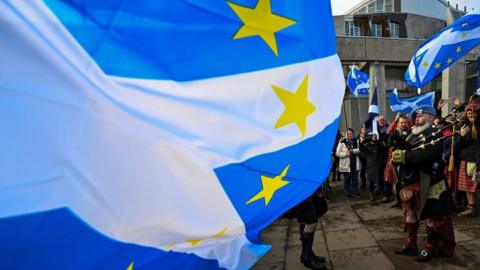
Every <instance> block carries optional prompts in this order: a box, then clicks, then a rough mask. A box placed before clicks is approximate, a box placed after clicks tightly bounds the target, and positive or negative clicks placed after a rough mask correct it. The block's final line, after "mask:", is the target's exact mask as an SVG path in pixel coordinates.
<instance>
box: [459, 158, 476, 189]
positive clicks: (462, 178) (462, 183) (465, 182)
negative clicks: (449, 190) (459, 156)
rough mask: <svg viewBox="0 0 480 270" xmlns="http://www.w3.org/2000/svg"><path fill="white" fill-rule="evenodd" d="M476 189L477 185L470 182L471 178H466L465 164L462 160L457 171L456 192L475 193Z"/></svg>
mask: <svg viewBox="0 0 480 270" xmlns="http://www.w3.org/2000/svg"><path fill="white" fill-rule="evenodd" d="M477 188H478V185H477V184H476V183H475V182H473V181H472V177H469V176H467V162H466V161H464V160H462V161H461V162H460V169H459V170H458V190H461V191H465V192H475V191H476V190H477Z"/></svg>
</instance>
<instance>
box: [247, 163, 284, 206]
mask: <svg viewBox="0 0 480 270" xmlns="http://www.w3.org/2000/svg"><path fill="white" fill-rule="evenodd" d="M289 167H290V164H289V165H288V166H287V167H285V169H283V171H282V173H281V174H280V175H277V176H275V177H273V178H271V177H268V176H264V175H261V179H262V187H263V188H262V190H260V192H258V193H257V194H256V195H255V196H253V197H252V198H251V199H250V200H248V201H247V202H246V203H245V204H250V203H252V202H254V201H258V200H260V199H264V200H265V206H267V205H268V204H269V203H270V200H271V199H272V197H273V195H274V194H275V192H276V191H277V190H279V189H281V188H282V187H284V186H285V185H287V184H288V183H289V182H288V181H286V180H283V179H282V178H283V177H285V175H287V171H288V168H289Z"/></svg>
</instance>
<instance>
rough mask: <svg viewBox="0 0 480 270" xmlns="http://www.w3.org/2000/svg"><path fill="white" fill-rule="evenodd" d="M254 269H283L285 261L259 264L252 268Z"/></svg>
mask: <svg viewBox="0 0 480 270" xmlns="http://www.w3.org/2000/svg"><path fill="white" fill-rule="evenodd" d="M251 269H252V270H282V269H283V263H275V264H257V265H255V266H253V267H252V268H251Z"/></svg>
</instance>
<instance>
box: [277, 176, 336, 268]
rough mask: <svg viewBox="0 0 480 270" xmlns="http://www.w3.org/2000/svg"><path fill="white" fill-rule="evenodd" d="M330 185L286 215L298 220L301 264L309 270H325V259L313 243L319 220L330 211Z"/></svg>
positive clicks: (321, 187)
mask: <svg viewBox="0 0 480 270" xmlns="http://www.w3.org/2000/svg"><path fill="white" fill-rule="evenodd" d="M327 192H328V184H323V185H322V186H320V188H318V190H317V191H315V192H314V193H313V194H312V195H311V196H310V197H309V198H307V199H306V200H304V201H303V202H301V203H299V204H298V205H297V206H295V207H294V208H292V209H291V210H290V211H288V212H287V213H286V215H285V216H286V217H287V218H289V219H291V218H296V219H297V221H298V225H299V232H300V241H301V242H302V252H301V254H300V262H301V263H302V264H303V265H304V266H305V267H307V268H310V269H316V270H325V269H327V267H326V266H325V257H321V256H317V255H315V253H314V252H313V241H314V239H315V231H316V229H317V224H318V219H319V218H320V217H321V216H323V214H325V213H326V212H327V210H328V205H327V201H326V199H325V196H326V193H327Z"/></svg>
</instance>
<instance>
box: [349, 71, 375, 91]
mask: <svg viewBox="0 0 480 270" xmlns="http://www.w3.org/2000/svg"><path fill="white" fill-rule="evenodd" d="M369 80H370V78H369V76H368V74H367V73H365V72H363V71H361V70H359V69H358V68H357V67H356V66H352V68H351V69H350V72H349V73H348V77H347V85H348V88H349V89H350V92H352V94H354V95H355V96H358V95H368V89H369V88H370V84H369Z"/></svg>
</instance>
